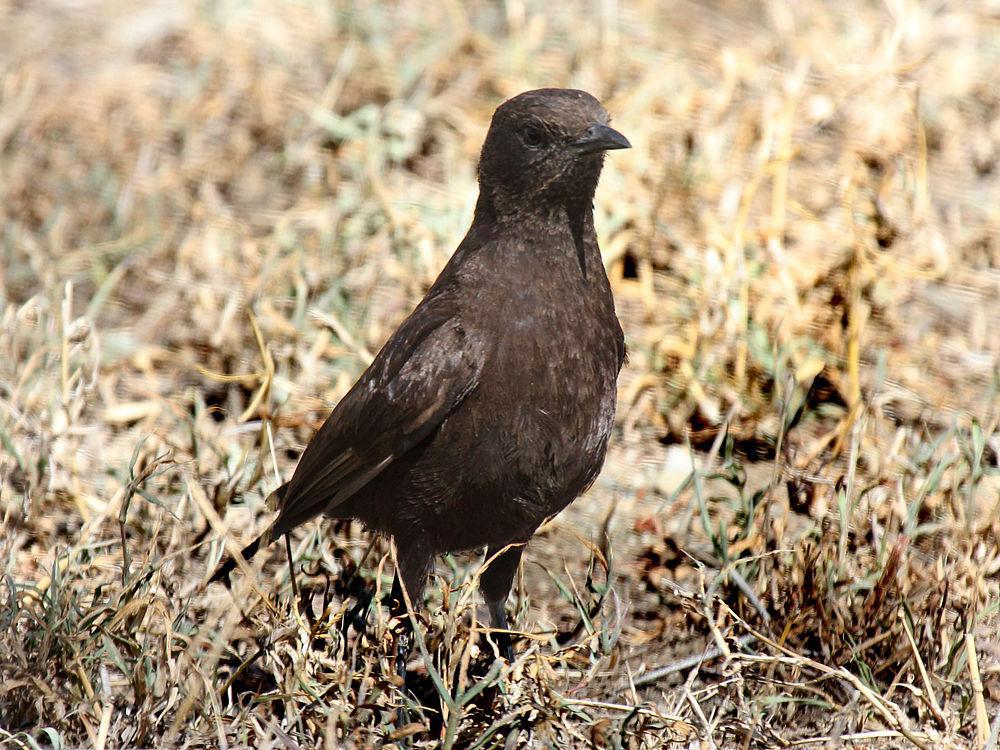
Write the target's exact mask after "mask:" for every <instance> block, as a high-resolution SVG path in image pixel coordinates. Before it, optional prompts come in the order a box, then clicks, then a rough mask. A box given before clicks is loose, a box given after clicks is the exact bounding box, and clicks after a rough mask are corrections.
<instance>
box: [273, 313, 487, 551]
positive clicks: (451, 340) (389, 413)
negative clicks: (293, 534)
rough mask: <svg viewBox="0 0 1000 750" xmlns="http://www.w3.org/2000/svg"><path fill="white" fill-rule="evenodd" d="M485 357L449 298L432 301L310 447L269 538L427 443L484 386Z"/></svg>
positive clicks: (282, 500) (281, 494) (398, 336)
mask: <svg viewBox="0 0 1000 750" xmlns="http://www.w3.org/2000/svg"><path fill="white" fill-rule="evenodd" d="M484 358H485V354H484V347H483V343H482V340H481V339H480V337H479V336H478V335H477V334H476V332H474V331H470V330H468V329H467V328H466V327H465V326H463V325H462V323H461V321H460V320H459V319H457V318H456V317H454V315H453V309H452V308H451V306H450V305H448V304H447V300H446V299H445V300H442V299H441V298H440V297H431V298H428V299H426V300H425V301H424V303H422V304H421V305H420V306H418V307H417V309H416V310H414V311H413V314H412V315H411V316H410V317H409V318H407V320H406V321H405V322H404V323H403V325H401V326H400V328H399V329H398V330H397V331H396V333H395V334H393V336H392V338H391V339H389V341H388V342H387V343H386V344H385V346H384V347H383V348H382V351H380V352H379V354H378V356H377V357H376V358H375V361H374V362H372V364H371V366H370V367H369V368H368V370H367V371H366V372H365V373H364V375H362V376H361V378H360V379H359V380H358V382H357V383H355V384H354V387H353V388H351V390H350V391H349V392H348V393H347V395H346V396H344V398H343V399H342V400H341V401H340V403H339V404H337V407H336V408H335V409H334V410H333V413H332V414H330V416H329V418H328V419H327V420H326V422H325V423H324V424H323V426H322V427H321V428H320V430H319V432H318V433H317V434H316V436H315V437H314V438H313V440H312V442H310V443H309V445H308V447H307V448H306V450H305V452H304V453H303V454H302V458H301V460H300V461H299V465H298V466H297V467H296V469H295V473H294V474H293V475H292V479H291V481H289V482H288V484H287V485H285V487H283V488H281V491H279V493H278V496H279V498H280V503H279V507H280V514H279V516H278V518H277V520H276V521H275V524H274V526H273V527H272V528H271V530H270V531H271V533H270V535H269V536H270V537H271V538H272V539H273V538H275V537H277V536H280V535H281V534H283V533H285V532H286V531H288V530H290V529H292V528H294V527H295V526H298V525H299V524H300V523H303V522H305V521H307V520H309V519H310V518H312V517H314V516H316V515H318V514H319V513H321V512H323V511H326V510H329V509H331V508H335V507H336V506H337V505H339V504H341V503H342V502H344V501H345V500H346V499H347V498H349V497H350V496H351V495H353V494H354V493H355V492H357V491H358V490H359V489H361V488H362V487H363V486H364V485H366V484H367V483H368V482H370V481H371V480H372V479H374V478H375V477H376V476H378V474H379V473H381V472H382V471H383V470H384V469H385V468H386V467H387V466H388V465H389V464H391V463H392V462H393V461H394V460H395V459H397V458H399V457H400V456H402V455H403V454H405V453H406V452H407V451H409V450H411V449H412V448H413V447H414V446H416V445H417V444H419V443H420V442H421V441H423V440H424V439H425V438H426V437H427V436H428V435H430V434H431V433H432V432H433V431H434V430H435V429H437V427H438V426H439V425H440V424H441V423H442V422H443V421H444V419H445V418H446V417H447V416H448V415H449V414H450V413H451V412H452V411H453V410H454V409H455V408H456V407H458V405H459V404H461V403H462V400H463V399H464V398H465V397H466V396H467V395H468V394H469V393H470V392H471V391H472V390H473V389H474V388H475V387H476V385H477V384H478V383H479V377H480V374H481V372H482V369H483V360H484Z"/></svg>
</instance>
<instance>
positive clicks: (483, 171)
mask: <svg viewBox="0 0 1000 750" xmlns="http://www.w3.org/2000/svg"><path fill="white" fill-rule="evenodd" d="M609 119H610V118H609V117H608V113H607V112H605V111H604V107H602V106H601V103H600V102H599V101H597V99H595V98H594V97H593V96H591V95H590V94H588V93H587V92H585V91H578V90H576V89H537V90H535V91H526V92H525V93H523V94H519V95H517V96H515V97H514V98H513V99H509V100H507V101H506V102H504V103H503V104H501V105H500V106H499V107H498V108H497V111H496V112H495V113H494V114H493V121H492V123H491V124H490V129H489V132H488V133H487V134H486V141H485V143H483V152H482V156H481V157H480V160H479V189H480V192H481V194H482V195H483V196H484V197H486V198H488V199H489V200H490V201H491V203H492V204H493V206H494V210H495V211H496V212H497V213H499V214H522V213H528V212H533V211H536V210H543V211H544V210H546V209H550V208H558V207H560V206H565V205H567V204H570V203H576V204H581V203H586V204H588V205H589V204H590V202H591V201H593V198H594V191H595V190H596V189H597V180H598V178H599V177H600V175H601V166H602V164H603V162H604V152H605V151H610V150H612V149H618V148H630V147H631V144H630V143H629V142H628V139H626V138H625V136H623V135H622V134H621V133H619V132H618V131H617V130H614V129H612V128H611V127H610V126H609V125H608V122H609Z"/></svg>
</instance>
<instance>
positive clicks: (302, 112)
mask: <svg viewBox="0 0 1000 750" xmlns="http://www.w3.org/2000/svg"><path fill="white" fill-rule="evenodd" d="M998 70H1000V4H998V3H997V2H995V1H993V2H990V1H985V0H984V1H983V2H918V1H917V0H885V1H884V2H875V1H874V0H843V2H839V3H825V2H820V1H818V0H807V1H806V2H800V3H794V4H792V3H783V2H777V1H776V0H773V1H769V0H759V1H758V0H755V1H753V2H736V1H735V0H707V1H706V2H685V1H684V0H664V1H663V2H654V1H652V0H648V1H643V0H628V1H626V0H599V1H594V2H582V1H580V2H566V3H558V4H557V3H543V2H535V1H533V0H507V1H506V2H500V1H499V0H480V1H477V2H466V3H463V2H458V1H457V0H453V1H452V2H443V3H440V4H433V3H432V4H426V3H420V2H415V1H414V0H396V1H395V2H386V3H357V4H353V3H347V2H328V3H315V4H313V3H306V2H291V1H285V0H281V1H280V2H256V1H255V0H244V1H241V2H235V1H232V2H227V1H223V2H197V1H195V0H186V1H184V2H166V1H164V0H153V1H152V2H147V3H141V4H136V3H127V2H121V1H118V0H107V1H106V2H96V1H94V0H52V1H50V2H28V3H23V2H15V1H12V0H8V1H7V2H0V226H2V234H0V238H2V239H0V316H2V327H0V442H2V450H0V522H2V531H0V560H2V565H3V577H2V583H0V746H3V747H7V746H9V747H49V746H52V747H75V746H88V747H99V748H114V747H152V746H157V747H207V746H211V747H255V748H259V747H288V748H291V747H320V746H322V747H327V748H332V747H341V746H347V747H354V746H358V747H363V746H378V745H379V744H381V743H382V742H384V741H386V740H387V739H397V740H399V741H402V742H407V743H411V744H413V745H415V746H428V747H430V746H436V745H437V744H439V743H443V744H444V745H446V746H455V747H459V746H461V747H502V746H506V747H519V746H546V747H581V746H589V745H592V746H597V747H657V746H660V744H661V743H663V742H666V741H676V742H678V743H680V746H691V747H718V748H728V747H741V748H747V747H778V746H787V745H788V744H789V743H793V744H794V745H795V746H800V747H822V746H827V745H829V744H830V743H833V742H836V741H839V742H842V743H846V744H847V745H849V746H853V747H877V746H881V747H901V746H917V747H928V748H930V747H934V748H940V747H961V748H966V747H970V748H971V747H975V748H982V747H992V748H996V746H997V734H998V732H1000V720H997V719H995V718H994V717H997V716H998V711H1000V708H998V706H1000V637H998V636H997V630H998V627H997V626H998V624H1000V617H998V608H1000V605H998V593H1000V472H998V452H1000V430H998V419H1000V304H998V303H997V299H998V296H1000V163H998V160H1000V86H998V83H997V71H998ZM539 86H572V87H577V88H583V89H586V90H588V91H590V92H592V93H593V94H594V95H596V96H597V97H598V98H600V99H601V100H602V101H603V102H604V104H605V106H606V108H607V109H608V110H609V111H610V112H611V113H612V116H613V117H614V122H615V126H616V127H617V128H618V129H620V130H621V131H622V132H623V133H625V134H626V135H627V136H628V138H629V139H630V140H631V142H632V144H633V146H634V148H633V149H632V150H631V151H628V152H619V153H615V154H614V155H613V156H612V157H611V158H609V159H608V163H607V166H606V168H605V172H604V176H603V178H602V183H601V187H600V188H599V190H598V195H597V199H596V206H595V210H596V217H597V227H598V232H599V235H600V239H601V245H602V248H603V250H604V254H605V260H606V264H607V267H608V270H609V275H610V276H611V279H612V285H613V288H614V291H615V295H616V300H617V305H618V309H619V314H620V317H621V318H622V320H623V325H624V328H625V331H626V335H627V339H628V346H629V351H630V362H629V365H628V366H627V367H626V369H625V370H624V371H623V373H622V377H621V381H620V402H619V408H618V425H617V428H616V432H615V436H614V439H613V444H612V448H611V452H610V453H609V457H608V464H607V466H606V469H605V471H604V473H603V474H602V477H601V478H600V480H599V481H598V482H597V484H596V485H595V486H594V488H593V489H592V490H591V491H590V492H589V493H588V494H587V495H586V496H585V497H584V498H581V500H580V501H578V502H577V503H576V504H575V505H574V506H572V507H571V508H570V509H569V510H567V511H566V512H565V513H563V514H562V515H561V516H560V517H558V518H556V519H555V520H554V521H552V522H551V523H550V524H548V525H547V526H546V527H545V528H544V529H543V530H542V532H541V533H540V534H539V536H538V537H537V538H536V539H535V540H534V541H533V542H532V543H531V545H530V546H529V548H528V551H527V553H526V557H525V559H526V562H525V565H524V568H523V574H522V579H521V580H519V582H518V585H517V597H516V601H513V602H512V604H513V605H514V607H515V610H516V614H517V623H518V627H519V628H520V629H521V630H523V631H524V632H525V633H526V634H527V635H526V636H525V637H524V639H522V645H521V648H520V653H521V655H520V656H519V658H518V659H517V661H516V663H515V664H514V665H511V666H506V665H505V666H502V668H500V669H499V671H497V670H493V671H488V669H489V666H490V663H491V662H492V654H491V652H490V650H489V648H488V647H487V646H486V645H485V644H484V643H483V642H482V641H481V640H480V638H479V633H480V626H479V625H478V624H476V618H475V614H476V608H475V604H476V600H475V596H474V595H473V594H472V593H471V590H470V587H467V586H462V585H461V584H462V583H463V581H466V580H467V579H468V577H470V576H473V575H475V571H476V569H477V566H478V561H477V559H476V558H474V557H465V556H459V557H458V558H456V559H448V560H445V561H442V563H441V565H440V566H439V573H440V577H439V578H438V579H437V581H435V583H434V585H432V586H431V587H430V589H431V590H430V591H429V601H428V603H427V609H426V613H427V642H426V644H425V651H426V653H427V658H426V659H421V658H417V659H415V663H414V670H415V671H416V672H417V673H418V674H419V675H422V676H423V677H424V679H423V681H422V682H421V683H420V685H419V686H418V687H417V688H415V689H414V690H412V691H403V690H400V687H399V685H397V684H396V683H395V682H393V680H392V679H391V670H389V669H387V668H386V665H387V659H388V658H389V656H390V655H391V649H390V648H388V647H387V639H388V635H387V633H386V622H385V620H386V618H385V616H384V615H381V616H378V617H376V618H375V622H373V624H372V625H371V627H370V629H369V632H368V633H367V634H365V635H364V636H357V635H355V634H351V635H350V636H349V637H348V638H346V639H344V638H342V637H341V635H340V622H341V618H342V616H343V612H344V609H345V607H346V606H349V604H350V600H349V598H348V597H346V596H345V590H344V589H345V587H346V584H347V582H348V580H349V579H350V578H351V577H352V575H353V572H354V570H355V568H356V566H357V565H358V563H359V561H360V560H361V558H362V556H363V553H364V550H365V549H366V548H367V546H368V543H369V539H368V536H367V535H366V534H365V533H364V532H363V531H362V530H361V529H359V528H358V527H357V526H356V525H352V524H340V525H337V526H334V525H332V524H327V523H324V524H319V523H318V522H317V523H314V524H311V525H310V526H309V527H308V528H305V529H301V530H299V532H297V534H296V535H295V536H294V540H293V548H294V550H295V553H296V555H297V557H298V558H299V559H301V560H302V561H303V562H302V567H301V572H300V575H299V578H300V583H301V585H302V587H303V597H302V600H303V601H302V602H301V605H300V609H299V610H296V609H295V608H294V606H293V604H294V603H293V597H292V592H291V589H290V586H289V579H288V569H287V565H286V563H285V562H284V558H283V555H282V554H281V552H280V550H279V549H277V545H276V549H275V550H274V551H273V552H270V553H269V554H268V555H261V556H260V558H261V559H260V560H259V561H255V569H254V570H255V573H256V579H252V580H247V579H246V578H245V577H239V580H238V581H237V582H236V588H235V592H236V599H235V605H234V598H233V594H231V593H229V592H228V591H226V590H225V589H224V588H222V587H218V586H215V587H211V588H209V589H206V588H205V587H204V585H203V582H204V580H205V578H206V576H207V573H208V572H209V571H210V570H211V568H212V567H213V566H214V564H215V563H216V561H217V560H218V559H219V557H220V555H221V554H222V553H223V545H224V541H223V540H227V541H226V542H225V543H227V544H228V545H229V546H230V547H231V548H232V547H235V546H237V545H239V544H240V543H241V542H243V541H246V540H248V539H249V538H251V536H252V535H253V534H254V532H255V531H258V530H259V529H261V528H262V526H263V525H264V524H265V523H266V520H267V518H268V510H267V508H266V507H265V506H264V503H263V497H264V496H265V495H266V494H267V493H268V492H269V491H270V490H271V489H273V488H274V487H275V486H276V485H277V484H278V482H279V478H278V476H276V473H279V474H281V475H282V476H285V477H287V476H288V475H289V472H290V471H291V469H292V468H293V467H294V464H295V460H296V458H297V456H298V454H299V452H300V451H301V449H302V447H303V446H304V445H305V443H306V442H307V441H308V440H309V438H310V437H311V435H312V434H313V432H314V430H315V429H316V428H317V427H318V425H319V424H320V423H321V421H322V419H323V417H324V416H325V415H326V413H327V412H328V410H329V409H330V408H331V407H332V405H333V404H334V403H336V401H337V399H338V398H339V397H340V396H341V395H342V394H343V393H344V392H345V391H346V389H347V388H348V387H349V386H350V384H351V383H352V382H353V381H354V379H355V378H356V377H357V376H358V375H359V374H360V373H361V372H362V371H363V369H364V367H365V366H366V365H367V363H368V362H369V361H370V359H371V356H372V353H373V352H375V351H377V350H378V347H379V346H380V345H381V343H382V341H384V339H385V337H386V336H387V335H388V334H389V332H390V331H391V330H392V329H393V328H394V327H395V325H396V324H397V323H398V322H399V321H400V320H401V319H402V318H403V317H404V316H405V315H406V314H407V312H408V311H409V310H410V309H411V307H412V306H413V305H414V304H415V302H416V301H417V300H418V299H419V298H420V297H421V296H422V294H423V292H424V291H425V290H426V289H427V287H428V286H429V284H430V283H431V282H432V280H433V279H434V277H435V276H436V274H437V272H438V271H439V269H440V268H441V267H442V266H443V264H444V263H445V261H446V260H447V258H448V256H449V254H450V253H451V251H452V250H453V249H454V248H455V247H456V245H457V244H458V242H459V241H460V239H461V237H462V235H463V233H464V231H465V229H466V227H467V225H468V223H469V220H470V218H471V213H472V208H473V205H474V202H475V197H476V159H477V152H478V148H479V146H480V144H481V142H482V139H483V136H484V134H485V131H486V127H487V125H488V122H489V117H490V115H491V113H492V111H493V109H494V108H495V107H496V106H497V105H498V104H499V103H500V102H501V101H503V100H504V99H505V98H507V97H509V96H512V95H514V94H516V93H518V92H520V91H522V90H525V89H529V88H534V87H539ZM456 460H461V457H460V456H457V457H456ZM386 551H387V550H386V547H385V545H384V544H381V543H377V545H376V554H374V555H373V556H371V557H369V558H368V560H367V562H365V563H364V565H362V568H361V572H360V580H364V581H366V582H367V583H368V585H371V586H380V585H382V584H383V583H384V581H385V576H386V575H387V574H386V573H385V570H384V568H386V567H388V566H390V564H389V563H387V561H386ZM261 566H263V567H261ZM557 633H562V634H563V635H557ZM404 703H406V704H408V705H409V710H408V718H407V721H406V722H405V723H404V722H400V721H399V719H398V717H397V714H396V711H395V708H396V707H397V706H398V705H401V704H404ZM991 722H992V733H991ZM991 742H992V745H991V744H989V743H991ZM699 743H700V744H699Z"/></svg>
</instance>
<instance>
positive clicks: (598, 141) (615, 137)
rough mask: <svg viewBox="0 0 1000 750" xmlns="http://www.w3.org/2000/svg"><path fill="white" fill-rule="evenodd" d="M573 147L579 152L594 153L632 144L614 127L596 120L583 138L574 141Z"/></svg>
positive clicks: (629, 146) (627, 146)
mask: <svg viewBox="0 0 1000 750" xmlns="http://www.w3.org/2000/svg"><path fill="white" fill-rule="evenodd" d="M573 148H575V149H576V151H577V153H579V154H593V153H595V152H597V151H611V150H612V149H616V148H632V144H631V143H629V142H628V138H626V137H625V136H623V135H622V134H621V133H619V132H618V131H617V130H615V129H614V128H609V127H608V126H607V125H601V124H599V123H596V122H595V123H594V124H593V125H591V126H590V127H589V128H587V132H586V133H584V134H583V136H582V137H581V138H579V139H577V140H575V141H573Z"/></svg>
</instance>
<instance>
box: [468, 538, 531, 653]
mask: <svg viewBox="0 0 1000 750" xmlns="http://www.w3.org/2000/svg"><path fill="white" fill-rule="evenodd" d="M523 551H524V545H523V544H517V545H511V546H509V547H507V548H506V549H504V550H503V551H502V552H500V553H499V554H497V552H498V550H496V549H495V548H493V547H490V548H489V549H487V550H486V559H487V560H490V559H491V558H493V556H494V555H496V558H495V559H493V562H491V563H490V564H489V566H488V567H487V568H486V570H484V571H483V573H482V575H481V576H480V578H479V589H480V590H481V591H482V592H483V598H484V599H485V600H486V608H487V609H488V610H489V613H490V625H491V626H492V627H493V629H494V630H497V631H499V632H497V633H494V634H493V639H494V642H495V643H496V645H497V648H498V649H499V651H500V653H501V654H502V655H503V656H504V658H505V659H507V661H510V662H513V661H514V644H513V642H512V641H511V638H510V633H509V632H508V631H509V630H510V623H509V622H508V621H507V613H506V611H505V610H504V605H505V604H506V603H507V596H508V594H510V587H511V584H512V583H513V582H514V574H515V573H516V572H517V566H518V563H520V562H521V553H522V552H523Z"/></svg>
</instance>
